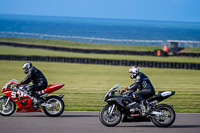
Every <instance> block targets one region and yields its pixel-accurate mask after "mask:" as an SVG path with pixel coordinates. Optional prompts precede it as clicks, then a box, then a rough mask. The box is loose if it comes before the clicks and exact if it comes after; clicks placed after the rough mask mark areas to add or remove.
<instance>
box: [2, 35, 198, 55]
mask: <svg viewBox="0 0 200 133" xmlns="http://www.w3.org/2000/svg"><path fill="white" fill-rule="evenodd" d="M0 41H5V42H18V43H24V44H36V45H37V44H40V45H50V46H62V47H72V48H87V49H88V48H89V49H108V50H133V51H154V50H156V49H162V46H138V45H113V44H109V45H108V44H94V43H81V42H75V41H67V40H56V39H33V38H12V37H0ZM182 52H194V53H200V48H185V49H184V50H183V51H182Z"/></svg>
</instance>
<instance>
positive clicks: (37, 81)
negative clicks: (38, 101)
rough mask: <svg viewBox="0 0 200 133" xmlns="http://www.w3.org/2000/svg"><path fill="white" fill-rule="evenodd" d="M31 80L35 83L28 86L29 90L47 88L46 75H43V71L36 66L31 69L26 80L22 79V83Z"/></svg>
mask: <svg viewBox="0 0 200 133" xmlns="http://www.w3.org/2000/svg"><path fill="white" fill-rule="evenodd" d="M30 82H32V83H33V85H31V86H30V87H29V88H28V91H30V92H35V91H39V90H43V89H45V88H47V85H48V82H47V80H46V78H45V76H44V75H43V73H42V72H41V71H40V70H38V69H37V68H35V67H34V66H33V67H32V68H31V69H30V70H29V72H28V75H27V76H26V78H25V79H24V80H22V81H21V82H20V83H21V84H29V83H30Z"/></svg>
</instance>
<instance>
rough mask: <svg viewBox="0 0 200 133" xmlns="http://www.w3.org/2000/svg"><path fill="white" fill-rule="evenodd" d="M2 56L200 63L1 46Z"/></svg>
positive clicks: (179, 59) (177, 59) (189, 60)
mask: <svg viewBox="0 0 200 133" xmlns="http://www.w3.org/2000/svg"><path fill="white" fill-rule="evenodd" d="M0 54H11V55H39V56H59V57H79V58H95V59H115V60H143V61H162V62H185V63H200V59H199V58H191V57H157V56H136V55H112V54H85V53H73V52H59V51H51V50H42V49H28V48H16V47H8V46H0Z"/></svg>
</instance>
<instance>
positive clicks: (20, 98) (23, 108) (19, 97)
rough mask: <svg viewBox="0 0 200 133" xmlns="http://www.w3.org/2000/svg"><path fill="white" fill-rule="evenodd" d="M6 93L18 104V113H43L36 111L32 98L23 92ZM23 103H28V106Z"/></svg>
mask: <svg viewBox="0 0 200 133" xmlns="http://www.w3.org/2000/svg"><path fill="white" fill-rule="evenodd" d="M4 93H5V94H6V95H7V96H8V97H10V99H11V100H13V102H15V103H16V104H17V110H16V112H42V111H41V110H34V109H33V108H32V105H31V101H32V100H31V98H30V97H28V96H26V95H24V94H23V93H22V92H18V91H6V92H4ZM23 102H26V103H27V104H26V105H23V104H22V103H23Z"/></svg>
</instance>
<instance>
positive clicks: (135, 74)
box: [123, 66, 155, 113]
mask: <svg viewBox="0 0 200 133" xmlns="http://www.w3.org/2000/svg"><path fill="white" fill-rule="evenodd" d="M129 74H130V78H131V79H133V78H135V82H134V83H133V84H132V85H130V86H128V87H127V88H125V89H124V90H123V92H124V91H130V90H132V91H133V98H134V99H136V100H138V101H139V102H140V104H141V105H144V106H143V107H145V109H144V111H145V110H147V106H148V101H147V100H146V99H145V98H148V97H151V96H153V95H155V90H154V87H153V85H152V84H151V81H150V80H149V78H148V77H147V76H146V75H145V74H144V73H142V72H140V69H139V68H138V67H137V66H132V67H131V68H130V69H129ZM137 88H138V89H139V91H136V90H137ZM134 103H135V102H133V103H130V104H129V105H128V106H129V107H131V105H133V104H134ZM147 111H149V110H147ZM142 113H144V112H142Z"/></svg>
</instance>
